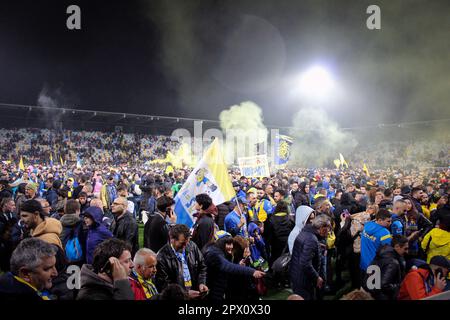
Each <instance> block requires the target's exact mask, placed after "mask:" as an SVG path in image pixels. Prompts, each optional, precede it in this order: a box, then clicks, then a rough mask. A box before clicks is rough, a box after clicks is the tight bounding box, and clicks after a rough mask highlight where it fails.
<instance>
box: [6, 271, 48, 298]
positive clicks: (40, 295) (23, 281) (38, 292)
mask: <svg viewBox="0 0 450 320" xmlns="http://www.w3.org/2000/svg"><path fill="white" fill-rule="evenodd" d="M14 278H15V279H16V280H17V281H19V282H20V283H23V284H25V285H27V286H29V287H30V288H31V289H33V290H34V291H35V292H36V294H37V295H38V296H39V297H41V299H42V300H50V298H49V297H47V296H45V295H44V294H43V293H42V292H40V291H39V290H38V289H36V288H35V287H34V286H33V285H31V284H30V283H28V282H26V281H25V280H23V279H22V278H19V277H18V276H14Z"/></svg>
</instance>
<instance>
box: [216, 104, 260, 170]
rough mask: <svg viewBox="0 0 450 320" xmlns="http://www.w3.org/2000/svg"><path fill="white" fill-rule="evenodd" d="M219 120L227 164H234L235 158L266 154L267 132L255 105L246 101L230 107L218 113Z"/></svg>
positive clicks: (258, 108) (258, 109)
mask: <svg viewBox="0 0 450 320" xmlns="http://www.w3.org/2000/svg"><path fill="white" fill-rule="evenodd" d="M219 119H220V127H221V128H222V130H223V131H224V133H225V137H226V144H225V146H226V158H227V161H228V162H229V163H232V162H235V161H233V160H236V157H249V156H254V155H256V154H258V153H259V154H265V153H267V149H268V148H267V135H268V130H267V128H266V126H265V125H264V123H263V116H262V110H261V108H260V107H259V106H258V105H257V104H255V103H254V102H251V101H246V102H242V103H241V104H240V105H234V106H231V107H230V108H229V109H227V110H224V111H222V112H221V113H220V115H219ZM258 144H259V146H258Z"/></svg>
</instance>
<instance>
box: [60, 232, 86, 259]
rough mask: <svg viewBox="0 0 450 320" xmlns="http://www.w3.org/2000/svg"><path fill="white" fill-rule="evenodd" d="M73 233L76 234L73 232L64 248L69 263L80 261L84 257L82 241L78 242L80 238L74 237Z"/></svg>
mask: <svg viewBox="0 0 450 320" xmlns="http://www.w3.org/2000/svg"><path fill="white" fill-rule="evenodd" d="M73 233H74V232H73V231H72V234H71V237H70V238H69V240H68V241H67V243H66V246H65V248H64V250H65V252H66V258H67V260H68V262H73V261H79V260H81V259H82V257H83V250H82V248H81V245H80V240H78V237H77V236H74V234H73Z"/></svg>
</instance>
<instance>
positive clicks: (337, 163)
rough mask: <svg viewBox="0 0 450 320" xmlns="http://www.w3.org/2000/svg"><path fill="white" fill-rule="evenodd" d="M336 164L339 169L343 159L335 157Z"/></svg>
mask: <svg viewBox="0 0 450 320" xmlns="http://www.w3.org/2000/svg"><path fill="white" fill-rule="evenodd" d="M333 162H334V165H335V166H336V169H339V167H340V166H341V160H339V159H334V161H333Z"/></svg>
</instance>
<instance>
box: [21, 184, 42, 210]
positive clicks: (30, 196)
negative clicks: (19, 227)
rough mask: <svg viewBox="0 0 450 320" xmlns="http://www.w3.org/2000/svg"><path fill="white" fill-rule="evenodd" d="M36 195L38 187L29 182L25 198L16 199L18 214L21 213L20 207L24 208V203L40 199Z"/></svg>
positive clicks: (26, 186)
mask: <svg viewBox="0 0 450 320" xmlns="http://www.w3.org/2000/svg"><path fill="white" fill-rule="evenodd" d="M36 193H37V185H36V184H35V183H33V182H29V183H27V184H26V185H25V194H24V195H25V196H21V197H18V198H17V199H16V208H17V213H20V207H21V206H22V203H24V202H25V201H27V200H34V199H36V198H37V197H38V196H37V194H36Z"/></svg>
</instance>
